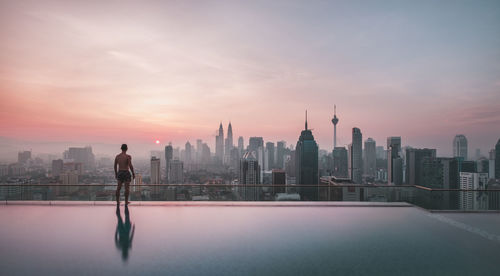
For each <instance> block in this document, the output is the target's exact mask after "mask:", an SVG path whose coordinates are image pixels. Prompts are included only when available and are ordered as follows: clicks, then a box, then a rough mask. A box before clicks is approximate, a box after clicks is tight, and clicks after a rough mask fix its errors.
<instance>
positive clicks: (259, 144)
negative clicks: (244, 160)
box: [248, 137, 264, 178]
mask: <svg viewBox="0 0 500 276" xmlns="http://www.w3.org/2000/svg"><path fill="white" fill-rule="evenodd" d="M248 151H250V152H255V158H256V159H257V161H258V162H259V165H260V168H261V170H263V169H264V139H263V138H262V137H250V138H249V139H248ZM261 178H262V175H261Z"/></svg>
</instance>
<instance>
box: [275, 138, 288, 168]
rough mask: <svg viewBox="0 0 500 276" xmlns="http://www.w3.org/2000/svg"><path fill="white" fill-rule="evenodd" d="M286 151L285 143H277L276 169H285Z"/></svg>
mask: <svg viewBox="0 0 500 276" xmlns="http://www.w3.org/2000/svg"><path fill="white" fill-rule="evenodd" d="M285 149H286V142H285V141H279V142H277V143H276V168H278V169H284V168H285V159H284V156H285Z"/></svg>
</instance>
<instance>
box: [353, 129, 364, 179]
mask: <svg viewBox="0 0 500 276" xmlns="http://www.w3.org/2000/svg"><path fill="white" fill-rule="evenodd" d="M362 143H363V135H362V134H361V130H360V129H359V128H357V127H355V128H353V129H352V144H351V149H352V150H351V152H350V157H351V158H350V165H351V175H350V176H351V180H352V182H353V183H356V184H361V183H362V182H363V168H362V166H363V152H362V147H363V145H362Z"/></svg>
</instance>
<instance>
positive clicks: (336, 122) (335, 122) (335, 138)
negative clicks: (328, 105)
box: [332, 105, 339, 149]
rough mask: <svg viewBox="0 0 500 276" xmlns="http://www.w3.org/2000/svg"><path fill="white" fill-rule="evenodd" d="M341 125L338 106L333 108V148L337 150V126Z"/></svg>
mask: <svg viewBox="0 0 500 276" xmlns="http://www.w3.org/2000/svg"><path fill="white" fill-rule="evenodd" d="M338 123H339V118H337V106H336V105H334V106H333V118H332V124H333V148H334V149H335V148H336V147H337V124H338Z"/></svg>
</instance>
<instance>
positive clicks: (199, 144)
mask: <svg viewBox="0 0 500 276" xmlns="http://www.w3.org/2000/svg"><path fill="white" fill-rule="evenodd" d="M202 151H203V140H201V139H196V158H195V162H196V163H201V152H202Z"/></svg>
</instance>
